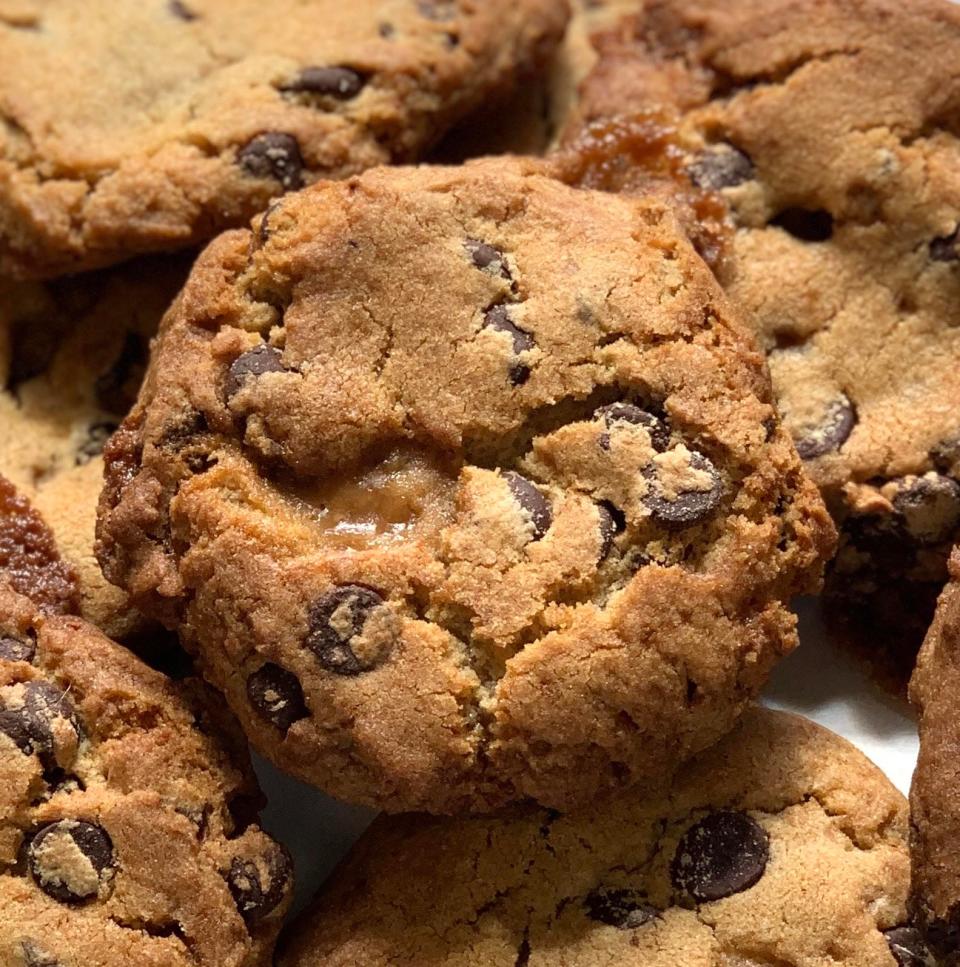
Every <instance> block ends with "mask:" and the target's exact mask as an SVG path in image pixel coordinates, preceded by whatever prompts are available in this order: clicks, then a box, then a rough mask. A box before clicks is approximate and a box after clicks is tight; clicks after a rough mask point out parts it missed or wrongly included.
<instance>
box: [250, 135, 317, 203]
mask: <svg viewBox="0 0 960 967" xmlns="http://www.w3.org/2000/svg"><path fill="white" fill-rule="evenodd" d="M237 162H238V163H239V165H240V167H241V168H243V170H244V171H246V172H247V173H248V174H250V175H253V177H254V178H272V179H273V180H274V181H279V182H280V184H281V185H282V186H283V187H284V188H285V189H286V190H287V191H295V190H296V189H297V188H301V187H302V186H303V155H301V153H300V145H299V143H298V142H297V139H296V138H295V137H294V136H293V135H292V134H285V133H284V132H282V131H266V132H264V133H263V134H258V135H257V136H256V137H255V138H251V139H250V140H249V141H248V142H247V143H246V144H245V145H244V146H243V147H242V148H241V149H240V150H239V152H237Z"/></svg>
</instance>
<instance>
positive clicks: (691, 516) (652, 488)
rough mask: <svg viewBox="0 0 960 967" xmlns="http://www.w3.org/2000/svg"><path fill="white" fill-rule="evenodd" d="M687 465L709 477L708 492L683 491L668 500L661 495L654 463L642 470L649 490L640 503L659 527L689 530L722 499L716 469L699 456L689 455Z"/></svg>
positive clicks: (701, 455)
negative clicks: (685, 528)
mask: <svg viewBox="0 0 960 967" xmlns="http://www.w3.org/2000/svg"><path fill="white" fill-rule="evenodd" d="M690 466H691V467H692V468H693V469H694V470H702V471H703V472H704V473H706V474H708V475H709V476H710V478H711V485H710V487H709V489H707V490H686V491H682V492H680V493H678V494H676V496H675V497H674V499H673V500H669V499H668V498H667V497H666V496H665V495H664V494H663V492H662V489H661V487H660V484H659V481H658V475H657V470H656V466H655V464H652V463H651V464H649V465H648V466H647V467H646V468H645V469H644V471H643V475H644V477H646V478H647V481H648V484H649V487H648V489H647V492H646V494H644V497H643V502H644V504H646V506H647V509H648V510H649V511H650V517H651V518H652V520H653V521H654V523H656V524H659V525H660V526H661V527H669V528H683V527H691V526H693V525H694V524H699V523H700V522H701V521H704V520H706V519H707V518H708V517H709V516H710V515H711V514H712V513H713V512H714V511H715V510H716V509H717V507H719V506H720V500H721V498H722V497H723V481H722V480H721V479H720V474H719V473H718V472H717V469H716V467H714V465H713V464H712V463H711V462H710V461H709V460H708V459H707V458H706V457H705V456H704V455H703V454H702V453H697V452H695V451H694V452H692V453H691V454H690Z"/></svg>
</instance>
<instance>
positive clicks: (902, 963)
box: [883, 926, 932, 967]
mask: <svg viewBox="0 0 960 967" xmlns="http://www.w3.org/2000/svg"><path fill="white" fill-rule="evenodd" d="M883 935H884V937H886V938H887V946H888V947H889V948H890V953H891V954H893V959H894V960H895V961H896V962H897V967H927V965H928V964H930V963H931V962H932V957H931V954H930V951H929V950H928V949H927V945H926V944H925V943H924V941H923V935H922V934H921V933H920V931H919V930H918V929H917V928H916V927H909V926H906V927H894V928H893V929H892V930H885V931H884V934H883Z"/></svg>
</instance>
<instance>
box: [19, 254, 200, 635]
mask: <svg viewBox="0 0 960 967" xmlns="http://www.w3.org/2000/svg"><path fill="white" fill-rule="evenodd" d="M189 267H190V260H189V259H188V258H178V257H173V256H168V257H159V256H158V257H153V258H149V259H141V260H138V261H134V262H131V263H130V265H128V266H123V267H122V268H119V269H109V270H104V271H101V272H96V273H89V274H87V275H83V276H78V277H75V278H65V279H61V280H58V281H56V282H51V283H47V284H38V283H11V282H0V386H2V390H0V474H3V475H5V476H6V477H7V478H9V480H10V481H11V482H12V483H13V484H14V485H15V486H16V487H17V489H18V490H19V491H20V496H21V498H23V499H26V500H29V501H30V502H31V503H32V504H33V507H34V508H35V510H36V511H37V512H39V514H40V515H42V517H43V518H44V520H45V521H46V523H47V524H48V525H49V526H50V527H51V528H52V530H53V533H54V541H55V543H56V545H57V546H58V548H59V551H60V552H61V553H62V554H63V557H64V559H65V561H66V562H67V563H68V564H69V565H70V566H71V567H72V568H73V570H74V571H75V573H76V576H77V581H78V588H79V600H78V602H77V604H78V606H79V613H80V614H81V615H82V616H83V617H84V618H86V619H87V620H88V621H90V622H92V623H93V624H95V625H96V626H97V627H98V628H100V629H101V630H103V631H104V632H105V633H106V634H107V635H108V636H109V637H111V638H114V639H115V640H119V641H122V642H124V643H125V644H130V645H134V646H136V645H140V644H143V643H144V641H145V639H146V638H148V637H150V636H151V635H152V634H153V632H154V631H155V630H156V626H155V625H154V624H153V623H152V622H148V621H146V620H145V619H144V618H143V617H142V616H141V615H140V614H139V613H138V612H137V611H136V610H135V609H134V608H132V607H131V606H130V604H129V602H128V601H127V598H126V595H125V594H123V593H122V592H121V591H120V590H119V589H117V588H115V587H114V586H113V585H111V584H110V583H109V582H108V581H106V580H105V579H104V577H103V575H102V573H101V571H100V566H99V564H97V561H96V559H95V558H94V554H93V542H94V529H95V525H96V508H97V499H98V497H99V494H100V490H101V489H102V486H103V460H102V457H101V450H102V449H103V444H104V443H105V442H106V440H107V438H108V437H109V436H110V434H111V433H112V432H113V431H114V430H116V428H117V426H118V424H119V423H120V421H121V420H122V419H123V417H124V416H126V414H127V412H128V411H129V409H130V407H131V405H132V404H133V402H134V401H135V399H136V395H137V391H138V390H139V388H140V381H141V379H142V378H143V374H144V371H145V369H146V363H147V356H148V352H149V343H150V339H151V337H152V336H153V335H154V333H155V332H156V329H157V325H158V324H159V322H160V317H161V316H162V315H163V313H164V311H165V310H166V308H167V307H168V305H169V304H170V303H171V302H172V301H173V298H174V296H175V295H176V293H177V290H178V289H179V287H180V285H181V284H182V283H183V281H184V279H185V278H186V276H187V272H188V270H189Z"/></svg>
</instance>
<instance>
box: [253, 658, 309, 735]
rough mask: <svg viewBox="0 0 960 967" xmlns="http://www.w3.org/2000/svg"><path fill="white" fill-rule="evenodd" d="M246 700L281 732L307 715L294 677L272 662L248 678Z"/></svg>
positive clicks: (301, 690) (297, 681)
mask: <svg viewBox="0 0 960 967" xmlns="http://www.w3.org/2000/svg"><path fill="white" fill-rule="evenodd" d="M247 698H248V699H249V700H250V704H251V705H252V706H253V707H254V708H255V709H256V710H257V711H258V712H259V713H260V714H261V715H262V716H263V717H264V718H265V719H266V720H267V721H268V722H272V723H273V724H274V725H275V726H276V727H277V728H278V729H280V731H281V732H286V731H287V729H289V728H290V726H291V725H293V723H294V722H298V721H299V720H300V719H304V718H306V717H307V715H308V714H309V713H308V712H307V704H306V702H305V701H304V699H303V689H302V688H301V687H300V682H299V680H298V679H297V676H296V675H294V674H293V672H289V671H287V670H286V668H281V667H280V666H279V665H274V664H273V663H272V662H267V664H266V665H262V666H261V667H260V668H258V669H257V670H256V671H255V672H254V673H253V674H252V675H251V676H250V677H249V678H248V679H247Z"/></svg>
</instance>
